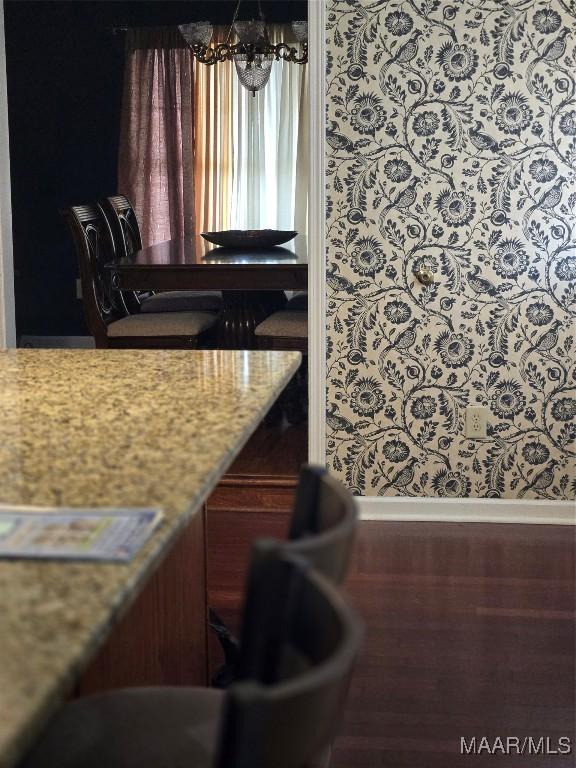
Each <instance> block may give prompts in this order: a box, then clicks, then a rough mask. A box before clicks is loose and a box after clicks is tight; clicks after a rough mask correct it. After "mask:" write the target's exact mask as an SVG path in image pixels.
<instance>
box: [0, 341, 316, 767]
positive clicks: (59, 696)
mask: <svg viewBox="0 0 576 768" xmlns="http://www.w3.org/2000/svg"><path fill="white" fill-rule="evenodd" d="M300 362H301V356H300V354H299V353H297V352H264V351H225V350H202V351H200V350H192V351H189V350H186V351H183V350H136V351H135V350H111V349H106V350H71V349H70V350H62V349H57V350H41V349H30V350H28V349H18V350H3V351H1V350H0V508H2V507H4V508H6V507H8V508H10V509H13V508H14V507H15V506H17V507H19V508H21V507H22V506H24V507H26V508H29V509H30V508H32V507H33V508H35V510H36V512H37V513H38V512H40V513H41V514H45V515H50V514H53V513H54V512H55V511H58V510H63V509H66V508H70V507H72V508H77V509H79V510H82V509H86V508H106V509H118V510H121V509H125V508H137V507H147V508H150V507H152V508H155V509H159V510H161V511H162V514H163V518H162V520H161V523H160V525H159V526H158V527H157V528H156V529H155V530H154V532H153V533H152V535H151V536H150V538H149V539H148V541H147V542H146V544H145V545H144V546H143V547H142V548H141V549H140V550H139V551H138V552H137V554H136V555H135V557H134V558H133V559H132V560H130V561H129V562H122V563H118V562H94V561H82V560H81V559H80V560H62V559H58V558H57V557H53V558H52V559H46V560H34V559H27V558H12V559H0V616H1V621H0V626H1V631H0V768H13V766H16V765H17V764H18V762H19V761H20V760H21V759H22V757H23V755H24V754H25V753H26V750H27V749H28V748H29V747H30V746H31V745H32V743H33V741H34V740H35V738H36V737H37V735H38V734H39V733H40V732H41V730H42V728H43V727H44V726H45V725H46V724H47V722H48V720H49V719H50V718H51V716H52V715H53V714H54V713H55V712H56V710H57V709H58V707H59V706H60V704H61V703H62V702H63V701H64V700H65V699H66V698H67V697H69V696H77V695H83V694H87V693H91V692H95V691H98V690H106V689H110V688H118V687H126V686H137V685H144V686H147V685H205V684H207V674H208V663H207V631H208V623H207V606H206V600H207V597H206V551H205V542H206V537H205V528H204V519H205V509H206V505H205V501H206V499H207V497H208V496H209V495H210V494H211V492H212V491H213V490H214V488H215V487H216V485H217V484H218V482H219V480H220V478H221V477H222V475H223V474H224V473H225V472H226V470H227V469H228V467H229V466H230V464H231V463H232V462H233V460H234V458H235V457H236V456H237V454H238V453H239V451H240V450H241V448H242V447H243V445H244V444H245V443H246V441H247V440H248V438H249V437H250V436H251V434H252V432H253V431H254V430H255V429H256V427H257V426H258V424H259V423H260V422H261V420H262V418H263V417H264V416H265V414H266V413H267V411H268V409H269V408H270V406H271V405H272V403H273V402H274V401H275V399H276V398H277V397H278V395H279V394H280V392H281V391H282V389H283V388H284V387H285V386H286V384H287V383H288V381H289V380H290V379H291V377H292V376H293V375H294V372H295V371H296V370H297V368H298V366H299V364H300Z"/></svg>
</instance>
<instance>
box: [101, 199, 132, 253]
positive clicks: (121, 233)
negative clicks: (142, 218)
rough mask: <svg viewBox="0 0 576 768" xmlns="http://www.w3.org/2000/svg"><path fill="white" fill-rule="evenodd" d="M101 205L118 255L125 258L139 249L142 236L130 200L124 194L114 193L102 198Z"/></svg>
mask: <svg viewBox="0 0 576 768" xmlns="http://www.w3.org/2000/svg"><path fill="white" fill-rule="evenodd" d="M100 205H101V206H102V209H103V210H104V213H105V214H106V216H107V217H108V221H109V223H110V229H111V230H112V237H113V238H114V245H115V247H116V255H117V257H118V258H119V259H123V258H126V257H129V256H131V255H132V254H133V253H134V252H135V251H139V250H140V249H141V248H142V236H141V235H140V227H139V225H138V219H137V218H136V214H135V213H134V208H133V207H132V203H131V202H130V200H128V198H127V197H125V196H124V195H113V196H112V197H106V198H105V199H104V200H102V201H101V203H100Z"/></svg>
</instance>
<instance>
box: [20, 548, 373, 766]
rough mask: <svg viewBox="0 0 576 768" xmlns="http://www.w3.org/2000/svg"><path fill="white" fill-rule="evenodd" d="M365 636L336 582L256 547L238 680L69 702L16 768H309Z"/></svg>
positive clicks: (333, 722)
mask: <svg viewBox="0 0 576 768" xmlns="http://www.w3.org/2000/svg"><path fill="white" fill-rule="evenodd" d="M362 635H363V628H362V624H361V622H360V621H359V619H358V618H357V617H356V616H355V614H354V613H353V612H352V611H351V609H350V608H349V607H348V606H347V605H346V603H345V601H344V600H343V599H342V597H341V596H340V595H339V594H338V591H337V589H336V587H335V586H334V585H333V584H331V582H330V581H329V580H328V579H326V578H325V577H323V576H322V575H321V574H319V573H318V572H317V571H314V570H313V569H312V568H311V567H310V566H309V564H308V563H307V562H306V561H305V560H303V559H301V558H298V557H295V556H293V555H290V554H288V553H286V551H285V550H284V548H283V547H282V545H281V544H278V543H274V542H260V543H258V544H257V545H255V547H254V550H253V556H252V561H251V567H250V570H249V576H248V580H247V585H246V597H245V602H244V611H243V624H242V651H241V679H239V681H238V682H237V683H235V684H234V685H233V686H232V687H231V688H229V689H228V690H227V691H226V692H225V693H224V692H222V691H217V690H214V689H207V688H185V687H179V688H142V689H138V688H133V689H126V690H119V691H111V692H107V693H101V694H96V695H92V696H89V697H86V698H83V699H77V700H75V701H71V702H69V703H68V704H66V705H65V706H64V707H63V708H62V709H61V710H60V712H59V713H58V714H57V715H56V717H55V718H54V720H53V721H52V723H51V724H50V725H49V726H48V728H47V729H46V730H45V732H44V733H43V734H42V735H41V737H40V739H39V740H38V742H37V743H36V744H35V745H34V746H33V748H32V750H31V751H30V752H29V753H28V755H27V757H25V759H24V761H23V762H22V763H21V765H20V768H307V767H308V766H310V765H312V764H313V763H315V761H316V759H317V756H318V755H320V754H321V753H322V752H323V751H325V749H326V747H327V746H328V745H329V744H330V743H331V741H332V740H333V738H334V736H335V733H336V731H337V727H338V723H339V721H340V717H341V714H342V710H343V706H344V702H345V698H346V694H347V690H348V685H349V680H350V676H351V672H352V669H353V666H354V661H355V658H356V656H357V654H358V651H359V648H360V645H361V640H362Z"/></svg>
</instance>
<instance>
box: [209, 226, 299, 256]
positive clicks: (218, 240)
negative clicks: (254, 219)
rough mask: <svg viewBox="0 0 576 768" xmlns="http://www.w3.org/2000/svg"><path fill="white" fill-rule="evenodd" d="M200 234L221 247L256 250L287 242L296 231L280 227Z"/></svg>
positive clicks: (293, 236) (294, 235)
mask: <svg viewBox="0 0 576 768" xmlns="http://www.w3.org/2000/svg"><path fill="white" fill-rule="evenodd" d="M201 234H202V237H203V238H204V240H207V241H208V242H209V243H213V244H214V245H219V246H220V247H221V248H243V249H246V250H252V251H256V250H259V249H261V248H272V247H273V246H275V245H281V244H282V243H287V242H288V240H292V239H293V238H295V237H296V235H297V234H298V232H290V231H286V230H280V229H227V230H224V231H223V232H202V233H201Z"/></svg>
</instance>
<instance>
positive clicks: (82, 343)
mask: <svg viewBox="0 0 576 768" xmlns="http://www.w3.org/2000/svg"><path fill="white" fill-rule="evenodd" d="M18 346H19V347H21V348H22V347H24V348H28V349H94V339H93V338H92V336H26V335H23V336H21V337H20V339H19V341H18Z"/></svg>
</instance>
